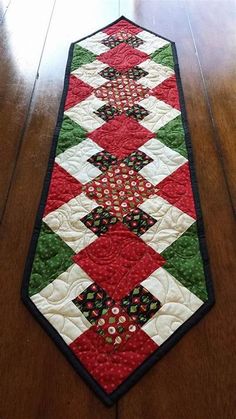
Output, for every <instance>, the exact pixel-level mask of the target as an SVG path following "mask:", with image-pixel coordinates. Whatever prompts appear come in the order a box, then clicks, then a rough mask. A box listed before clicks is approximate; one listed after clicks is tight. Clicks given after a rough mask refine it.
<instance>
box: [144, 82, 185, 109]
mask: <svg viewBox="0 0 236 419" xmlns="http://www.w3.org/2000/svg"><path fill="white" fill-rule="evenodd" d="M150 94H152V95H153V96H156V97H157V99H159V100H163V102H165V103H168V105H170V106H173V108H176V109H179V110H180V104H179V93H178V88H177V83H176V78H175V76H171V77H169V78H168V79H166V80H164V81H163V82H162V83H161V84H159V85H158V86H157V87H155V89H152V90H151V91H150Z"/></svg>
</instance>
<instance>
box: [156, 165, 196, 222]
mask: <svg viewBox="0 0 236 419" xmlns="http://www.w3.org/2000/svg"><path fill="white" fill-rule="evenodd" d="M157 189H158V192H157V195H159V196H161V197H162V198H164V199H166V200H167V201H168V202H170V204H172V205H175V206H176V207H177V208H179V209H180V210H181V211H183V212H185V213H186V214H188V215H190V217H193V218H194V219H196V213H195V205H194V200H193V193H192V186H191V181H190V173H189V165H188V163H185V164H183V166H181V167H179V168H178V169H177V170H175V172H173V173H172V174H171V175H170V176H168V177H166V178H165V179H164V180H162V182H160V183H158V185H157Z"/></svg>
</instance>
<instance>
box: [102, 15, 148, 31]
mask: <svg viewBox="0 0 236 419" xmlns="http://www.w3.org/2000/svg"><path fill="white" fill-rule="evenodd" d="M119 31H124V32H128V33H132V34H137V33H139V32H141V31H142V29H141V28H138V27H137V26H134V25H133V24H132V23H130V22H127V20H123V19H122V20H120V21H119V22H117V23H115V24H114V25H112V26H109V28H106V29H104V30H103V32H106V33H107V34H108V35H112V34H114V33H116V32H119Z"/></svg>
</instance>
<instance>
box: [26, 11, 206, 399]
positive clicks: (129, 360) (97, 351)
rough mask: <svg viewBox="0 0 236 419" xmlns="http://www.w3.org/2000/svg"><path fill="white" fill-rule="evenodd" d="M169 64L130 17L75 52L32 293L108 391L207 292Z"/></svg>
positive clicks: (163, 48) (160, 45)
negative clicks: (129, 19)
mask: <svg viewBox="0 0 236 419" xmlns="http://www.w3.org/2000/svg"><path fill="white" fill-rule="evenodd" d="M173 63H174V58H173V53H172V49H171V43H170V42H169V41H167V40H165V39H163V38H161V37H159V36H157V35H154V34H151V33H149V32H148V31H146V30H143V29H142V28H140V27H138V26H136V25H134V24H133V23H131V22H129V21H127V20H126V19H120V20H119V21H118V22H116V23H114V24H112V25H110V26H108V27H107V28H105V29H103V30H101V31H99V32H97V33H96V34H94V35H92V36H90V37H88V38H86V39H84V40H82V41H79V42H77V43H76V44H75V45H74V48H73V53H72V59H71V65H70V76H69V79H68V88H67V94H66V98H65V105H64V111H65V113H64V119H63V123H62V125H61V129H60V132H59V135H58V141H57V148H56V159H55V164H54V166H53V170H52V176H51V182H50V187H49V191H48V196H47V200H46V204H45V209H44V215H43V224H42V227H41V231H40V235H39V237H38V241H37V247H36V253H35V258H34V262H33V266H32V273H31V276H30V279H29V284H28V293H29V295H30V299H31V302H32V303H33V304H34V305H35V306H36V308H37V309H38V311H39V312H40V313H41V314H42V315H43V316H44V318H45V319H47V321H48V322H49V323H50V324H51V325H52V326H53V328H54V330H55V331H56V333H57V334H58V335H59V336H60V337H61V338H62V339H63V341H64V342H65V345H67V346H68V350H69V351H71V353H72V354H73V355H74V357H75V358H76V359H78V361H79V362H80V364H81V365H82V366H83V367H84V368H85V370H86V371H87V372H88V373H89V374H90V376H91V377H92V378H93V379H94V380H95V381H96V383H98V385H99V386H100V387H101V389H102V391H103V392H104V394H106V395H107V397H108V398H106V397H105V399H106V401H107V400H111V401H112V400H114V399H112V395H113V394H115V392H116V390H117V389H119V386H120V385H121V384H122V383H124V382H126V380H127V379H128V378H129V377H130V376H131V375H132V373H134V372H135V371H136V370H137V368H138V367H139V366H141V364H143V363H144V362H145V360H147V359H148V358H149V357H150V356H151V355H152V354H154V353H157V352H158V351H159V350H161V348H162V346H164V345H165V342H166V341H167V340H168V339H169V338H170V337H171V336H172V335H174V334H175V332H176V330H178V329H179V328H181V326H183V325H184V323H185V322H186V321H188V320H189V319H190V318H191V317H192V316H193V315H194V314H195V313H196V312H197V311H198V310H199V309H200V307H202V306H203V305H204V304H205V303H206V302H207V299H208V293H207V287H206V282H205V277H204V269H203V260H202V256H201V252H200V248H199V241H198V233H197V228H196V220H197V215H196V209H195V204H194V199H193V193H192V187H191V177H190V169H189V164H188V157H187V156H188V153H187V150H186V146H185V141H184V129H183V125H182V120H181V107H180V100H179V91H178V87H177V81H176V77H175V72H174V65H173ZM109 397H111V399H109Z"/></svg>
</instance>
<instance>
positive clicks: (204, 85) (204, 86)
mask: <svg viewBox="0 0 236 419" xmlns="http://www.w3.org/2000/svg"><path fill="white" fill-rule="evenodd" d="M185 13H186V16H187V20H188V25H189V29H190V33H191V37H192V40H193V44H194V49H195V52H196V57H197V62H198V67H199V70H200V75H201V80H202V84H203V91H204V96H205V99H206V104H207V109H208V113H209V116H210V120H211V125H212V128H213V132H214V134H215V136H216V141H215V142H214V145H215V149H216V153H217V156H218V158H219V162H220V165H221V168H222V171H223V175H224V179H225V184H226V188H227V192H228V195H229V201H230V205H231V207H232V210H233V213H234V214H235V208H234V203H233V198H232V195H231V191H230V186H229V183H228V179H227V174H226V171H225V165H224V161H223V157H222V149H221V145H220V143H219V133H218V130H217V126H216V123H215V120H214V115H213V112H212V108H211V102H210V99H209V95H208V91H207V85H206V81H205V78H204V74H203V70H202V66H201V62H200V58H199V54H198V49H197V45H196V41H195V37H194V33H193V29H192V25H191V21H190V17H189V13H188V10H187V5H186V2H185Z"/></svg>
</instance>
